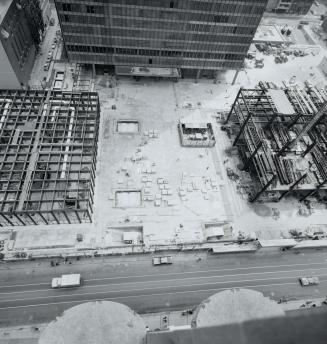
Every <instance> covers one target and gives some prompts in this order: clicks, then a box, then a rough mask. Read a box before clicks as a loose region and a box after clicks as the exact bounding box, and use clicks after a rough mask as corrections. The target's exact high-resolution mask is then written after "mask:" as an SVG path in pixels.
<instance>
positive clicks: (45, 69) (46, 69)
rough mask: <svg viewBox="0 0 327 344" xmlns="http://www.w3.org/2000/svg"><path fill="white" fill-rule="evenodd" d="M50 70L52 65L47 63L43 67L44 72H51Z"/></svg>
mask: <svg viewBox="0 0 327 344" xmlns="http://www.w3.org/2000/svg"><path fill="white" fill-rule="evenodd" d="M49 68H50V64H49V63H46V64H45V65H44V66H43V70H44V71H45V72H47V71H48V70H49Z"/></svg>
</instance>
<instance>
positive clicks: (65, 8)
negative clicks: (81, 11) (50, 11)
mask: <svg viewBox="0 0 327 344" xmlns="http://www.w3.org/2000/svg"><path fill="white" fill-rule="evenodd" d="M62 10H63V11H65V12H71V10H72V5H71V4H62Z"/></svg>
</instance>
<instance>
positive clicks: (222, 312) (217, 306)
mask: <svg viewBox="0 0 327 344" xmlns="http://www.w3.org/2000/svg"><path fill="white" fill-rule="evenodd" d="M284 315H285V313H284V310H283V309H282V308H281V306H280V305H279V304H277V303H276V302H275V301H273V300H271V299H269V298H268V297H265V296H263V294H262V293H260V292H258V291H255V290H250V289H229V290H224V291H222V292H219V293H217V294H215V295H212V296H210V297H209V298H208V299H206V300H205V301H203V302H202V303H201V304H200V305H199V306H198V307H197V309H196V311H195V315H194V318H193V321H192V326H193V327H207V326H218V325H226V324H232V323H242V322H244V321H247V320H252V319H263V318H272V317H280V316H284Z"/></svg>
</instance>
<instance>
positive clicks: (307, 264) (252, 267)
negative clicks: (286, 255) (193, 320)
mask: <svg viewBox="0 0 327 344" xmlns="http://www.w3.org/2000/svg"><path fill="white" fill-rule="evenodd" d="M312 265H324V266H326V265H327V264H326V262H325V261H324V262H321V263H318V262H317V263H299V264H285V265H265V266H250V267H240V268H235V269H211V270H196V271H184V272H170V273H160V274H147V275H135V276H117V277H104V278H91V279H85V280H84V281H85V282H91V281H104V280H116V279H129V278H142V277H154V276H174V275H177V276H179V275H189V274H198V273H207V272H222V271H238V270H251V269H269V268H283V267H295V266H310V267H311V266H312ZM312 269H313V270H315V269H314V268H312ZM264 272H269V271H264ZM271 272H273V271H271ZM63 274H64V275H65V274H67V273H63ZM247 274H248V273H247ZM240 275H242V274H240ZM222 276H228V275H222ZM196 277H198V276H196ZM50 278H51V277H50ZM134 283H136V282H134ZM41 285H48V286H49V285H50V282H49V283H34V284H12V285H0V289H1V288H13V287H27V286H29V287H30V286H41ZM46 290H47V289H46Z"/></svg>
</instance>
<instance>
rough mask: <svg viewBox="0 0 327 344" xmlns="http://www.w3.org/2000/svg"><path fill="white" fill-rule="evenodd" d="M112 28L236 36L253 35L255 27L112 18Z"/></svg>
mask: <svg viewBox="0 0 327 344" xmlns="http://www.w3.org/2000/svg"><path fill="white" fill-rule="evenodd" d="M111 25H112V26H113V27H123V28H126V27H130V28H138V29H150V30H151V29H152V30H153V29H155V30H170V31H183V32H186V31H187V32H210V33H227V34H237V35H253V34H254V32H255V27H249V26H235V25H225V24H223V25H216V24H212V23H194V22H192V23H185V22H167V21H155V22H154V21H150V20H139V19H137V18H117V17H115V18H112V21H111Z"/></svg>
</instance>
